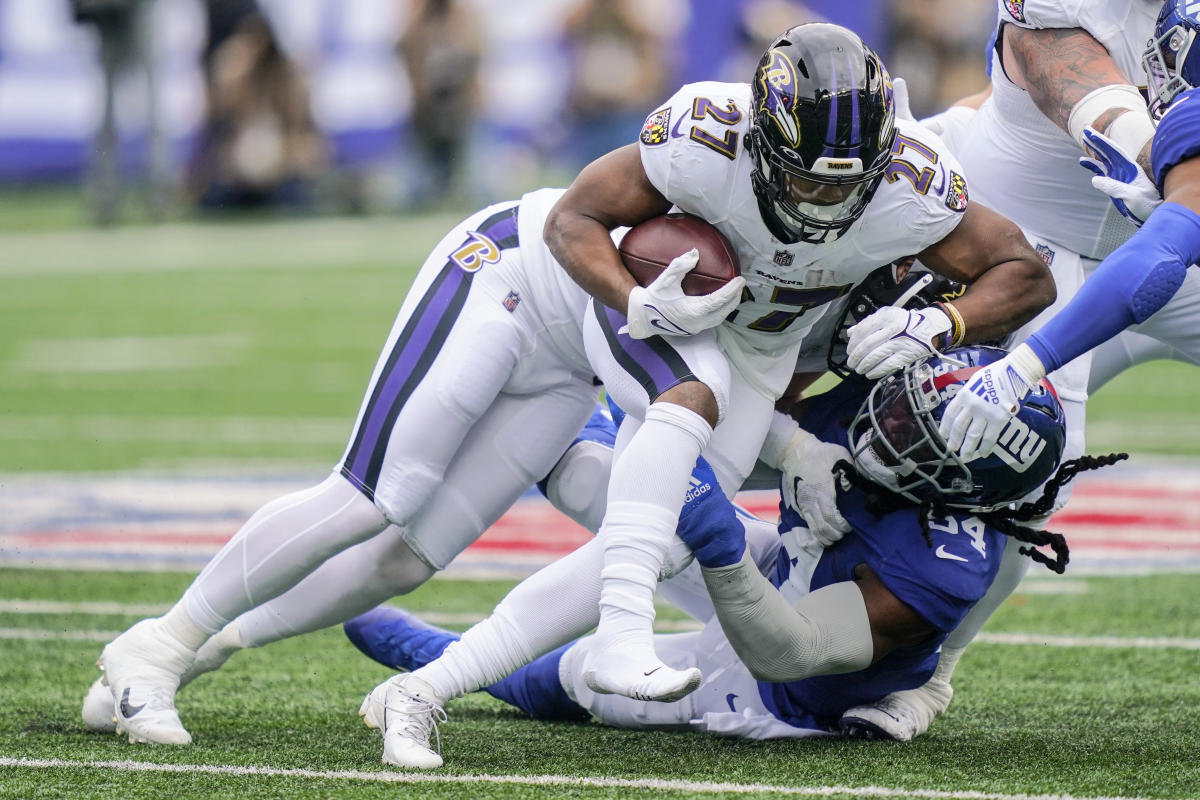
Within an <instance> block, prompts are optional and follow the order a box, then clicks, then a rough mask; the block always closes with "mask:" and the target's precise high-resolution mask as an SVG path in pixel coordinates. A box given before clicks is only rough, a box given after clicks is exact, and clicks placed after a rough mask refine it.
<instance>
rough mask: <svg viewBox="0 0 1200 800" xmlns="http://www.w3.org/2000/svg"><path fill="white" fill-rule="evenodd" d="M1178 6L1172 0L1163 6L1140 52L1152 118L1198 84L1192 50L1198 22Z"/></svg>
mask: <svg viewBox="0 0 1200 800" xmlns="http://www.w3.org/2000/svg"><path fill="white" fill-rule="evenodd" d="M1181 5H1182V4H1181V3H1179V2H1177V1H1173V2H1167V3H1166V4H1165V5H1164V6H1163V10H1162V11H1161V12H1160V13H1159V15H1158V21H1157V23H1156V24H1155V26H1154V37H1153V38H1152V39H1151V40H1150V42H1149V43H1148V44H1147V45H1146V50H1145V51H1144V52H1143V53H1142V69H1144V70H1145V72H1146V85H1147V94H1148V95H1149V97H1150V114H1151V116H1153V117H1154V118H1156V119H1157V118H1159V117H1161V116H1162V115H1163V114H1164V113H1165V112H1166V110H1167V107H1168V106H1170V105H1171V103H1172V102H1174V100H1175V98H1176V97H1178V96H1179V95H1180V94H1181V93H1183V92H1186V91H1187V90H1188V89H1194V88H1195V87H1196V85H1197V83H1200V48H1197V50H1196V52H1195V53H1192V49H1193V46H1194V45H1195V43H1196V38H1197V33H1200V21H1198V20H1197V19H1196V18H1195V17H1194V16H1189V15H1188V12H1187V9H1185V8H1182V7H1181ZM1193 14H1194V12H1193ZM1189 56H1191V58H1190V59H1189Z"/></svg>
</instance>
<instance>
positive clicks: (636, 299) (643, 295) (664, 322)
mask: <svg viewBox="0 0 1200 800" xmlns="http://www.w3.org/2000/svg"><path fill="white" fill-rule="evenodd" d="M699 259H700V251H699V250H696V249H695V248H693V249H691V250H689V251H687V252H686V253H684V254H683V255H681V256H677V257H676V258H674V259H673V260H672V261H671V263H670V264H668V265H667V268H666V269H664V270H663V271H662V272H661V273H659V276H658V277H657V278H655V279H654V282H653V283H651V284H650V285H649V286H644V287H643V286H636V287H634V289H633V291H632V292H630V293H629V307H628V309H627V310H626V312H625V317H626V319H627V320H628V324H627V325H626V326H625V327H624V328H622V329H621V331H620V332H621V333H628V334H629V335H630V336H632V337H633V338H634V339H649V338H650V337H651V336H695V335H696V334H697V333H700V332H701V331H706V330H708V329H709V328H715V327H716V326H717V325H720V324H721V321H722V320H724V319H725V318H726V317H728V316H729V315H730V313H732V312H733V310H734V309H735V308H737V305H738V302H739V301H740V300H741V297H742V287H743V286H745V285H746V280H745V278H743V277H742V276H740V275H739V276H737V277H736V278H734V279H733V280H731V281H730V282H729V283H727V284H725V285H724V286H722V287H721V288H720V289H717V290H716V291H715V292H712V293H711V294H705V295H700V296H699V297H691V296H689V295H686V294H684V293H683V276H684V275H686V274H687V273H688V272H690V271H691V270H692V269H693V268H694V267H695V266H696V262H697V261H698V260H699Z"/></svg>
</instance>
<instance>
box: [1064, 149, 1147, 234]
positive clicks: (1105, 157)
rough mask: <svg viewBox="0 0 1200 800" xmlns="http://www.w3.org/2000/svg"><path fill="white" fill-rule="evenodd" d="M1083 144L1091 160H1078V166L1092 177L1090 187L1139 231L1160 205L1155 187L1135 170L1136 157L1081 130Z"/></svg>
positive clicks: (1140, 172) (1140, 170)
mask: <svg viewBox="0 0 1200 800" xmlns="http://www.w3.org/2000/svg"><path fill="white" fill-rule="evenodd" d="M1083 141H1084V144H1085V145H1086V146H1087V148H1088V151H1089V152H1090V153H1091V154H1092V155H1093V156H1094V158H1081V159H1079V165H1080V166H1082V167H1084V168H1085V169H1089V170H1091V171H1092V172H1094V173H1096V177H1094V178H1092V187H1093V188H1095V189H1098V190H1099V191H1101V192H1104V193H1105V194H1106V195H1108V196H1109V197H1111V198H1112V201H1113V205H1114V206H1116V207H1117V211H1120V212H1121V215H1122V216H1123V217H1125V218H1126V219H1128V220H1129V221H1130V222H1132V223H1133V224H1134V225H1137V226H1138V227H1139V228H1140V227H1141V225H1142V223H1143V222H1145V221H1146V218H1147V217H1149V216H1150V212H1152V211H1154V209H1156V208H1158V207H1159V206H1160V205H1162V201H1163V199H1162V195H1160V194H1159V193H1158V187H1157V186H1155V185H1154V181H1152V180H1150V179H1149V178H1148V177H1146V173H1145V172H1143V171H1142V168H1141V167H1140V166H1138V163H1137V157H1136V155H1135V156H1134V157H1133V158H1130V157H1129V156H1128V155H1126V154H1125V153H1124V151H1122V150H1121V148H1120V147H1118V146H1117V144H1116V143H1115V142H1114V141H1113V140H1112V139H1109V138H1108V137H1107V136H1105V135H1104V134H1102V133H1100V132H1099V131H1096V130H1095V129H1093V128H1084V129H1083Z"/></svg>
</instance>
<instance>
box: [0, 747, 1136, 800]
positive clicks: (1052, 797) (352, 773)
mask: <svg viewBox="0 0 1200 800" xmlns="http://www.w3.org/2000/svg"><path fill="white" fill-rule="evenodd" d="M0 767H24V768H27V769H28V768H36V769H64V768H85V769H111V770H118V771H122V772H180V773H189V774H196V773H203V774H208V775H233V776H246V775H260V776H265V777H279V778H312V779H324V780H352V781H370V782H375V783H402V784H403V783H407V784H422V783H424V784H430V783H458V784H480V783H482V784H501V785H503V784H516V785H519V786H573V787H574V786H582V787H589V788H597V789H614V788H616V789H648V790H652V791H669V792H691V793H696V794H722V793H724V794H759V793H761V794H766V793H773V794H783V795H792V796H797V797H830V796H839V795H850V796H853V797H926V798H931V800H1146V799H1145V798H1137V797H1125V796H1104V795H1069V794H1012V793H1003V792H977V791H970V790H962V791H942V790H936V789H899V788H892V787H888V786H779V785H774V784H768V783H723V782H716V781H685V780H672V779H667V778H606V777H593V776H582V777H572V776H570V775H436V774H430V773H419V772H364V771H361V770H313V769H282V768H276V767H233V766H224V765H217V764H155V763H152V762H147V761H73V760H66V759H58V758H7V757H0Z"/></svg>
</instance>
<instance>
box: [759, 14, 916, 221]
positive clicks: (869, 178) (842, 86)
mask: <svg viewBox="0 0 1200 800" xmlns="http://www.w3.org/2000/svg"><path fill="white" fill-rule="evenodd" d="M752 90H753V94H754V116H753V119H752V121H751V123H750V135H749V145H748V150H749V153H750V156H751V157H752V158H753V160H754V171H753V173H751V181H752V183H753V186H754V194H755V196H756V198H757V200H758V208H759V211H760V212H761V214H762V218H763V222H764V223H765V224H766V226H767V228H768V229H769V230H770V231H771V233H772V234H773V235H774V236H775V238H777V239H779V240H780V241H781V242H784V243H785V244H794V243H796V242H813V243H820V242H832V241H834V240H835V239H837V238H838V237H839V236H841V235H842V234H843V233H845V232H846V230H847V229H848V228H849V227H850V226H851V225H852V224H853V223H854V221H855V220H856V219H858V218H859V217H860V216H862V214H863V212H864V211H865V210H866V208H867V203H869V202H870V200H871V196H872V195H873V194H874V193H875V190H876V189H877V188H878V187H879V182H880V181H881V180H883V175H884V171H885V170H886V169H887V166H888V163H889V162H890V161H891V152H892V144H893V142H894V141H895V138H896V128H895V123H896V110H895V103H894V102H893V99H892V81H891V78H890V77H889V76H888V73H887V70H886V69H884V67H883V62H882V61H880V59H879V56H877V55H876V54H875V51H873V50H872V49H871V48H870V47H867V45H865V44H863V41H862V39H860V38H859V37H858V35H857V34H855V33H854V32H853V31H850V30H848V29H846V28H843V27H841V26H838V25H831V24H828V23H823V22H814V23H810V24H807V25H798V26H796V27H795V28H790V29H788V30H786V31H784V32H783V33H782V34H781V35H780V36H779V37H778V38H776V39H775V41H774V42H772V43H771V46H770V47H768V48H767V51H766V52H765V53H764V54H763V57H762V59H761V60H760V61H759V62H758V68H757V69H756V70H755V73H754V79H753V83H752Z"/></svg>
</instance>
